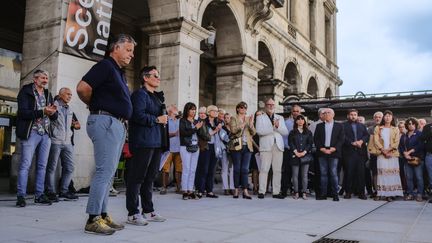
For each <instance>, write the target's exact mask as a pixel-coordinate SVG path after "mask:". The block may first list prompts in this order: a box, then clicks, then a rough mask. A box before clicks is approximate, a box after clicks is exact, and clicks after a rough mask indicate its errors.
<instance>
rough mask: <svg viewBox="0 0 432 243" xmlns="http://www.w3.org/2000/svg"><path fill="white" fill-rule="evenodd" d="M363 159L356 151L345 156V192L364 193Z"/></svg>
mask: <svg viewBox="0 0 432 243" xmlns="http://www.w3.org/2000/svg"><path fill="white" fill-rule="evenodd" d="M365 160H366V158H365V157H364V156H362V155H360V154H358V153H356V151H354V152H352V153H349V154H347V155H346V156H345V168H344V174H345V175H344V181H345V183H344V187H345V192H346V193H347V194H352V193H358V194H359V195H364V194H365V192H364V191H365V167H366V166H365Z"/></svg>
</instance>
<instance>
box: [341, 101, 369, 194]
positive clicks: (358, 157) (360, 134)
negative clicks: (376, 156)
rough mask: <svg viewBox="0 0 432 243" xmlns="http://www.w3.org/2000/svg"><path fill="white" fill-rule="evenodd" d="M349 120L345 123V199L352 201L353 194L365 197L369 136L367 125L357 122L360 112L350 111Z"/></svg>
mask: <svg viewBox="0 0 432 243" xmlns="http://www.w3.org/2000/svg"><path fill="white" fill-rule="evenodd" d="M347 118H348V120H347V121H346V122H345V123H343V126H344V135H345V140H344V144H343V146H342V148H343V150H342V151H343V161H344V188H345V196H344V198H345V199H350V198H351V195H352V193H353V192H355V193H357V194H358V197H359V198H360V199H363V200H366V196H365V193H364V191H365V180H364V179H365V176H364V172H365V162H366V160H367V159H368V158H367V148H366V142H367V141H369V134H368V132H367V128H366V126H365V125H363V124H361V123H359V122H357V118H358V111H357V110H356V109H350V110H348V113H347Z"/></svg>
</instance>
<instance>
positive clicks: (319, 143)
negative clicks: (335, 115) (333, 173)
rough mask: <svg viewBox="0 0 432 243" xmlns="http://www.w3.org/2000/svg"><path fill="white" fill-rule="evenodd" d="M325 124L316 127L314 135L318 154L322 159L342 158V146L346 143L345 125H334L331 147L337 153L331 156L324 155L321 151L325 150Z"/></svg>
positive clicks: (335, 123)
mask: <svg viewBox="0 0 432 243" xmlns="http://www.w3.org/2000/svg"><path fill="white" fill-rule="evenodd" d="M324 124H325V123H324V122H323V123H319V124H318V125H317V126H316V129H315V134H314V141H315V147H316V149H317V153H318V155H319V156H320V157H329V158H341V157H342V144H343V142H344V131H343V125H342V124H341V123H339V122H336V121H335V122H334V124H333V130H332V134H331V139H330V147H334V148H336V151H335V152H334V153H332V154H330V155H327V154H323V153H322V152H321V151H320V149H321V148H324V147H325V146H324V144H325V127H324Z"/></svg>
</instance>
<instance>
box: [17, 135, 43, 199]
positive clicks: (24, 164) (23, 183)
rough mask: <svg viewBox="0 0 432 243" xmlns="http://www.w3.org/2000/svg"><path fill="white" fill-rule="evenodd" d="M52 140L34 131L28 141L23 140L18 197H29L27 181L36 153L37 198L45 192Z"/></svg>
mask: <svg viewBox="0 0 432 243" xmlns="http://www.w3.org/2000/svg"><path fill="white" fill-rule="evenodd" d="M50 146H51V139H50V138H49V136H48V134H44V135H39V134H38V133H37V132H36V131H34V130H32V131H31V133H30V137H29V138H28V139H27V140H21V148H22V149H21V158H20V165H19V169H18V182H17V195H18V196H23V197H24V196H26V195H27V180H28V173H29V169H30V166H31V163H32V160H33V155H34V153H35V151H36V150H37V153H36V183H35V196H36V197H39V196H40V195H42V193H43V191H44V182H45V171H46V165H47V161H48V155H49V150H50Z"/></svg>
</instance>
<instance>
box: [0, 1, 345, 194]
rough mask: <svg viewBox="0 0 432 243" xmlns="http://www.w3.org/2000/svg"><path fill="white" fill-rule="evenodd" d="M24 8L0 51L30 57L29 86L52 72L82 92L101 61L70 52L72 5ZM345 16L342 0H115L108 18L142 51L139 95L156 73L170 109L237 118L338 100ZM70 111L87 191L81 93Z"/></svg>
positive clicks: (133, 71) (131, 71)
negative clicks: (339, 31) (243, 108)
mask: <svg viewBox="0 0 432 243" xmlns="http://www.w3.org/2000/svg"><path fill="white" fill-rule="evenodd" d="M103 1H104V0H100V2H103ZM15 2H16V3H14V4H15V6H12V7H15V8H14V11H18V10H17V8H21V9H20V11H21V12H20V14H18V15H14V16H15V17H11V18H20V19H19V20H17V21H16V22H14V24H12V25H20V23H21V24H23V26H16V27H17V28H10V29H8V26H3V27H0V31H3V30H5V31H9V32H10V34H9V35H8V36H6V37H3V40H0V48H4V49H12V48H13V50H16V51H17V52H20V53H22V68H21V75H22V79H21V81H20V85H23V84H24V83H27V82H29V81H30V79H31V75H28V74H30V73H31V72H32V70H34V69H35V68H43V69H46V70H48V71H49V72H50V79H51V80H50V84H49V88H50V90H51V91H52V92H53V93H56V92H57V91H58V90H59V89H60V88H61V87H64V86H67V87H71V88H72V89H74V87H75V86H76V84H77V82H78V81H79V80H80V79H81V77H82V76H83V74H85V73H86V72H87V71H88V70H89V69H90V67H91V66H92V65H93V64H94V63H95V61H94V60H89V59H85V58H82V57H78V56H74V55H69V54H66V53H64V52H62V47H63V45H64V43H63V39H64V31H65V25H66V19H67V14H68V7H69V4H70V2H71V1H70V0H58V1H52V0H38V1H34V0H31V1H30V0H27V1H26V0H17V1H15ZM75 2H79V3H81V4H85V3H90V2H94V0H79V1H75ZM96 2H99V0H97V1H96ZM22 8H24V9H22ZM336 13H337V8H336V0H285V1H284V0H229V1H228V0H114V3H113V5H112V9H111V12H110V13H109V15H110V17H111V26H110V34H112V35H115V34H118V33H128V34H131V35H132V36H134V38H135V39H136V40H137V42H138V46H137V47H136V49H135V58H134V60H133V63H132V64H131V65H130V66H129V67H128V68H127V70H126V72H127V77H128V82H129V87H130V89H131V90H135V89H137V88H139V81H138V80H137V76H138V73H139V70H140V68H141V67H142V66H144V65H155V66H156V67H157V68H158V69H159V71H160V73H161V78H162V81H161V89H162V90H163V91H164V92H165V95H166V97H167V104H177V105H178V106H179V107H183V105H184V104H185V103H186V102H189V101H192V102H195V103H196V104H198V105H199V106H207V105H210V104H216V105H217V106H218V107H222V108H225V109H227V110H228V111H230V112H233V111H234V107H235V105H236V104H237V103H238V102H239V101H245V102H247V103H248V104H249V107H250V110H251V112H252V111H253V110H254V109H258V108H259V107H260V104H262V101H263V100H264V99H266V98H268V97H272V98H274V99H275V101H276V102H283V101H284V100H287V99H289V98H290V97H292V96H303V97H304V96H306V97H324V96H325V97H328V96H332V95H338V93H339V86H340V85H341V84H342V81H341V80H340V78H339V77H338V66H337V58H336V57H337V48H336V47H337V43H336ZM16 16H18V17H16ZM21 30H22V31H21ZM13 31H15V33H13ZM9 32H8V33H9ZM9 37H10V38H9ZM5 38H9V39H8V40H5ZM21 38H22V39H21ZM0 39H2V37H0ZM212 39H214V42H213V41H212ZM11 43H12V44H11ZM0 95H1V94H0ZM71 106H72V108H73V109H74V110H76V111H77V116H78V117H79V118H80V120H81V123H82V124H83V128H82V129H81V131H79V132H78V133H77V135H76V140H77V143H76V146H75V150H76V163H77V166H76V172H75V177H74V179H75V182H76V184H77V185H78V187H81V186H86V185H88V183H89V174H90V173H91V171H92V170H93V163H92V161H93V154H92V147H91V142H90V140H89V139H88V137H87V135H86V132H85V129H86V128H85V120H86V117H87V114H88V110H87V109H86V107H85V105H84V104H83V103H82V102H80V101H79V99H78V98H77V95H76V93H74V98H73V101H72V104H71ZM278 109H279V111H282V107H279V108H278Z"/></svg>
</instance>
